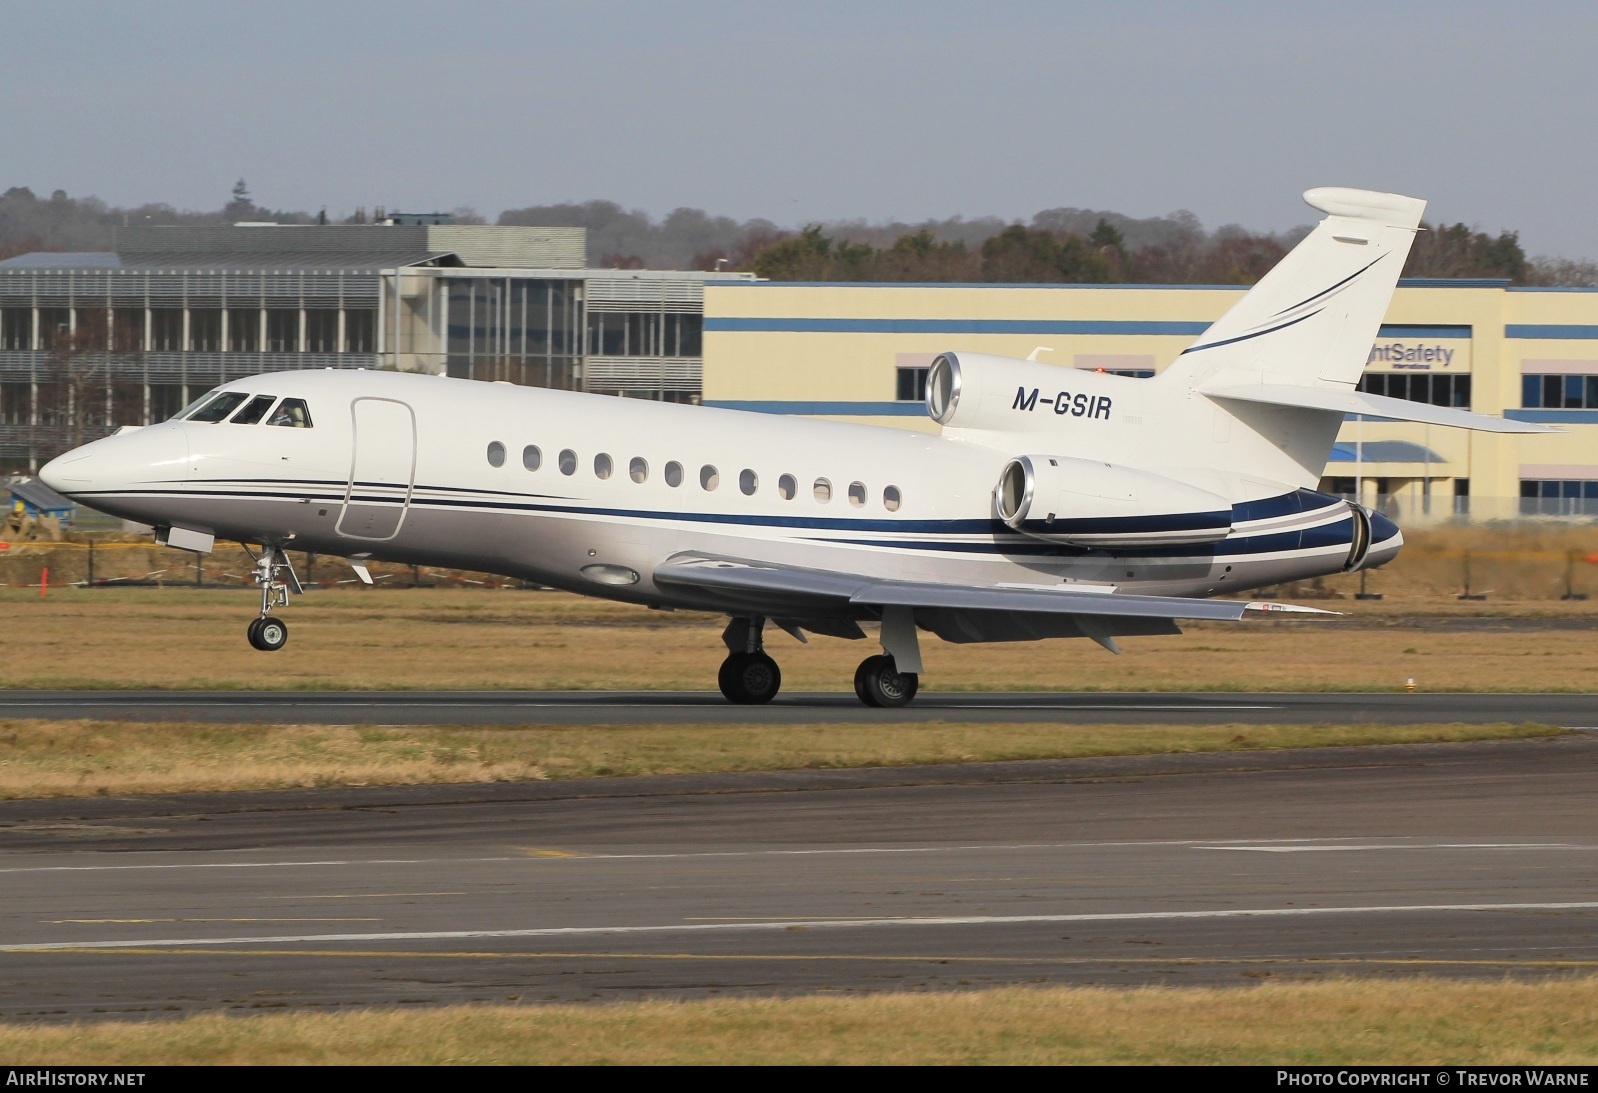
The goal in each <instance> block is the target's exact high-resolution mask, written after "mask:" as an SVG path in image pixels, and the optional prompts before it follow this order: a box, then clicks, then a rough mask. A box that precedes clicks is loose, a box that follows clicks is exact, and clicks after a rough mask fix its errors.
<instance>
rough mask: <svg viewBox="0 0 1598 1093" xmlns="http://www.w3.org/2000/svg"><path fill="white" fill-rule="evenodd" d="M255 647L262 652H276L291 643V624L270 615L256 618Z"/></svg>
mask: <svg viewBox="0 0 1598 1093" xmlns="http://www.w3.org/2000/svg"><path fill="white" fill-rule="evenodd" d="M255 621H256V623H257V624H258V625H257V626H256V627H255V647H256V648H257V649H260V650H261V651H262V652H266V653H274V652H276V651H277V650H279V649H281V648H283V646H285V645H287V644H288V643H289V624H288V623H286V622H284V621H283V620H282V619H274V618H272V617H271V616H270V615H268V616H267V617H266V618H264V619H256V620H255Z"/></svg>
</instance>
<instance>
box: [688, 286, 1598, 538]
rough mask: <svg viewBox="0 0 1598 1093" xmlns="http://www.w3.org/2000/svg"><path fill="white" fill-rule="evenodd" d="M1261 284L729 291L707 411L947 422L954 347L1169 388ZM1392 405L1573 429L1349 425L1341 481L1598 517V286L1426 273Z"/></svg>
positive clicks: (1503, 512)
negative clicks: (945, 384)
mask: <svg viewBox="0 0 1598 1093" xmlns="http://www.w3.org/2000/svg"><path fill="white" fill-rule="evenodd" d="M1245 291H1246V290H1245V289H1244V288H1242V287H1238V286H1231V285H1228V286H1185V285H1184V286H1165V285H972V284H924V285H923V284H916V285H898V284H835V283H825V284H799V283H779V282H746V283H738V284H718V285H714V286H710V287H709V288H708V289H707V291H706V296H705V370H704V401H705V402H706V403H707V404H711V405H717V406H727V407H736V408H740V409H750V410H763V411H767V412H774V413H788V414H811V415H817V416H824V417H833V418H840V419H847V420H855V421H870V422H875V423H879V424H893V425H899V426H902V427H904V428H910V429H929V430H930V429H932V428H934V426H933V424H932V422H931V421H929V420H928V419H927V417H926V414H925V411H924V410H923V408H922V405H921V401H920V400H921V397H922V394H923V391H924V383H925V377H926V369H927V366H928V365H929V364H930V363H931V361H932V358H933V357H934V355H936V354H937V353H938V352H940V351H943V350H948V349H967V350H971V351H976V352H986V353H998V354H1004V355H1008V356H1015V357H1025V356H1027V355H1028V354H1030V353H1032V352H1033V351H1034V350H1037V349H1038V348H1039V347H1040V346H1041V347H1046V350H1045V351H1041V352H1039V353H1038V358H1039V359H1040V360H1043V361H1046V362H1051V363H1054V364H1057V365H1059V366H1060V367H1062V368H1067V369H1069V368H1092V369H1105V370H1109V371H1114V372H1118V373H1123V374H1129V375H1135V376H1152V375H1154V374H1156V373H1157V372H1159V371H1160V370H1161V369H1163V368H1164V367H1165V366H1167V365H1168V364H1170V363H1171V362H1172V361H1173V360H1175V359H1176V357H1177V355H1178V354H1179V353H1181V351H1182V350H1183V349H1185V348H1186V347H1187V346H1188V345H1190V344H1191V343H1192V342H1193V340H1194V339H1195V338H1196V337H1197V336H1198V335H1199V334H1200V333H1202V332H1203V330H1204V329H1205V328H1206V327H1207V326H1208V325H1209V324H1210V323H1211V322H1213V321H1214V320H1215V319H1217V318H1219V317H1220V316H1221V314H1222V313H1224V312H1225V311H1226V309H1227V308H1228V307H1230V306H1231V305H1232V304H1233V303H1234V302H1236V301H1237V300H1238V299H1239V298H1240V297H1241V296H1242V294H1243V293H1244V292H1245ZM1361 387H1362V389H1364V390H1368V391H1371V392H1372V393H1375V394H1380V395H1387V396H1390V397H1396V398H1406V399H1414V400H1416V401H1420V402H1431V403H1435V404H1438V405H1444V406H1457V407H1461V408H1466V409H1472V410H1475V411H1476V412H1477V413H1483V414H1494V415H1504V416H1506V417H1510V418H1515V419H1518V420H1522V421H1534V422H1541V423H1547V424H1552V425H1556V426H1558V427H1559V428H1560V429H1562V430H1563V431H1562V432H1560V433H1554V434H1542V435H1515V434H1486V433H1471V432H1466V431H1464V430H1459V429H1447V428H1441V427H1432V426H1424V425H1414V424H1404V423H1398V422H1390V421H1379V420H1376V419H1350V420H1349V421H1347V422H1345V424H1344V426H1343V429H1342V432H1341V434H1340V436H1339V440H1338V444H1337V446H1336V448H1335V450H1334V451H1333V453H1332V457H1331V461H1330V462H1329V463H1328V464H1327V467H1326V471H1325V477H1324V478H1323V479H1322V480H1321V487H1322V488H1323V489H1326V490H1328V491H1330V492H1335V493H1340V494H1345V495H1348V496H1355V495H1358V496H1359V497H1361V498H1362V499H1363V501H1364V503H1366V504H1368V505H1372V506H1376V507H1379V508H1381V509H1383V510H1384V511H1387V512H1388V513H1390V514H1392V515H1394V516H1396V517H1397V518H1399V519H1400V521H1401V522H1403V523H1406V524H1409V525H1415V524H1423V523H1427V522H1431V521H1439V520H1449V519H1472V520H1494V519H1514V518H1519V517H1522V516H1567V517H1588V518H1591V517H1594V516H1598V291H1589V290H1567V289H1526V288H1511V287H1509V285H1508V284H1507V283H1506V282H1503V281H1496V280H1464V281H1456V280H1406V281H1404V282H1401V284H1400V286H1399V288H1398V291H1397V292H1396V294H1395V295H1394V298H1393V302H1392V306H1391V307H1390V308H1389V310H1388V314H1387V321H1386V323H1385V324H1384V325H1383V326H1382V328H1381V332H1380V334H1379V335H1378V337H1377V340H1376V342H1375V344H1374V345H1372V347H1371V355H1370V363H1369V365H1368V366H1367V374H1366V376H1365V379H1364V380H1363V381H1362V384H1361Z"/></svg>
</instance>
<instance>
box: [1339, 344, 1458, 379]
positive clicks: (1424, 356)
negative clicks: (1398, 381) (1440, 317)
mask: <svg viewBox="0 0 1598 1093" xmlns="http://www.w3.org/2000/svg"><path fill="white" fill-rule="evenodd" d="M1365 367H1366V368H1371V369H1375V370H1377V371H1381V372H1387V371H1393V372H1469V371H1470V339H1469V338H1384V339H1382V340H1381V341H1379V342H1377V343H1376V344H1375V345H1373V346H1371V353H1370V357H1369V359H1367V360H1366V362H1365Z"/></svg>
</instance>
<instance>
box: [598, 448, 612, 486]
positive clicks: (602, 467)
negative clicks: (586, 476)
mask: <svg viewBox="0 0 1598 1093" xmlns="http://www.w3.org/2000/svg"><path fill="white" fill-rule="evenodd" d="M612 466H613V464H612V463H611V461H610V456H608V455H606V454H605V453H604V452H600V453H599V454H598V455H596V456H594V477H595V478H598V479H606V478H609V477H610V471H611V467H612Z"/></svg>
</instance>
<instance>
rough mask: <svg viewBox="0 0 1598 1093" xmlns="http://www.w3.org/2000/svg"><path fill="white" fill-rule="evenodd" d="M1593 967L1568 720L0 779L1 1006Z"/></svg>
mask: <svg viewBox="0 0 1598 1093" xmlns="http://www.w3.org/2000/svg"><path fill="white" fill-rule="evenodd" d="M1593 972H1598V734H1595V733H1578V734H1572V735H1570V736H1566V737H1559V738H1549V739H1539V740H1526V741H1495V742H1486V743H1474V744H1451V745H1413V746H1395V747H1383V748H1328V749H1314V750H1307V751H1298V752H1288V751H1283V752H1261V753H1229V754H1210V755H1191V756H1144V757H1124V758H1113V759H1094V760H1051V761H1038V762H1019V763H990V764H978V765H971V766H946V767H923V768H898V769H884V770H853V771H791V772H778V773H768V774H740V775H717V776H678V777H664V776H663V777H651V778H639V779H611V780H597V779H596V780H589V781H583V782H576V781H573V782H559V783H549V782H544V783H516V784H500V785H467V786H442V787H440V786H419V787H388V788H370V789H354V788H338V789H326V790H305V791H286V792H280V793H244V794H208V795H191V796H181V797H166V798H127V799H108V798H96V799H86V800H65V801H33V802H7V803H0V1017H3V1018H5V1019H11V1020H25V1021H27V1020H32V1021H41V1020H42V1021H51V1020H65V1019H74V1018H91V1017H97V1016H111V1015H115V1016H128V1017H160V1016H171V1015H176V1014H180V1013H185V1012H193V1011H210V1010H224V1011H231V1012H240V1013H242V1012H255V1011H261V1010H272V1009H281V1008H285V1007H287V1008H295V1007H315V1008H318V1009H324V1008H328V1007H342V1006H353V1005H372V1004H379V1005H402V1006H403V1005H434V1004H441V1003H450V1002H467V1001H472V1002H497V1001H510V1000H519V1001H539V1000H545V999H562V1000H586V999H613V998H628V997H671V998H679V997H702V996H707V995H713V994H718V993H720V994H769V993H791V992H801V991H813V990H833V991H873V990H920V989H959V988H966V987H978V986H987V985H993V984H1002V983H1104V984H1139V983H1175V984H1186V983H1218V984H1237V983H1246V982H1251V981H1255V980H1257V979H1259V978H1261V977H1267V976H1292V977H1304V976H1311V977H1313V976H1328V975H1361V976H1366V975H1379V976H1393V975H1413V974H1419V973H1426V974H1436V975H1448V976H1460V975H1465V976H1484V977H1492V978H1498V977H1501V976H1504V975H1510V976H1521V977H1542V976H1563V975H1571V974H1590V973H1593Z"/></svg>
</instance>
